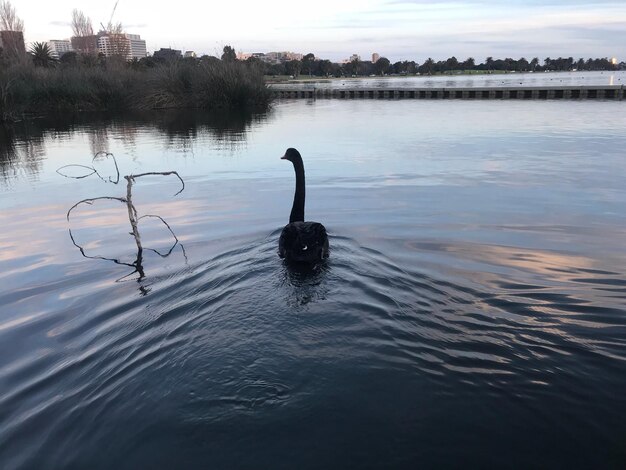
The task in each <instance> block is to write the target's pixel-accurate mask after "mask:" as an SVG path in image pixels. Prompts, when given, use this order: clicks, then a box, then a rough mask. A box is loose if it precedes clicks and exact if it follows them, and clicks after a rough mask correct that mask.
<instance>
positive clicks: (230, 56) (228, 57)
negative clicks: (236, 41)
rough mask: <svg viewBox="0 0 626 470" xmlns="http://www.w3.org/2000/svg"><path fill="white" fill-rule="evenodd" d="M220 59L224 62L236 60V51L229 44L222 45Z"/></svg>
mask: <svg viewBox="0 0 626 470" xmlns="http://www.w3.org/2000/svg"><path fill="white" fill-rule="evenodd" d="M222 60H223V61H224V62H234V61H235V60H237V53H236V52H235V49H233V48H232V47H231V46H224V49H223V51H222Z"/></svg>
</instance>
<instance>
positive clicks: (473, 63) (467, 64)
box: [461, 57, 476, 70]
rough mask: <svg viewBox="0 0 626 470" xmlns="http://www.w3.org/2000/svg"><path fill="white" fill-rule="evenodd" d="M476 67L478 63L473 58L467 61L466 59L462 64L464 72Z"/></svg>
mask: <svg viewBox="0 0 626 470" xmlns="http://www.w3.org/2000/svg"><path fill="white" fill-rule="evenodd" d="M474 67H476V61H475V60H474V58H473V57H468V58H467V59H465V60H464V61H463V63H462V64H461V68H462V69H463V70H473V69H474Z"/></svg>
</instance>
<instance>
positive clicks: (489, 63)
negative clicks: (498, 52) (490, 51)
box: [485, 56, 493, 71]
mask: <svg viewBox="0 0 626 470" xmlns="http://www.w3.org/2000/svg"><path fill="white" fill-rule="evenodd" d="M485 66H486V67H487V70H489V71H490V70H492V69H493V57H491V56H489V57H487V58H486V59H485Z"/></svg>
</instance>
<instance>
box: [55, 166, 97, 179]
mask: <svg viewBox="0 0 626 470" xmlns="http://www.w3.org/2000/svg"><path fill="white" fill-rule="evenodd" d="M70 167H76V168H86V169H87V170H90V171H91V173H87V174H86V175H82V176H71V175H66V174H65V173H63V172H62V171H61V170H62V169H64V168H70ZM57 173H58V174H59V175H61V176H64V177H65V178H72V179H75V180H80V179H83V178H87V177H88V176H91V175H93V174H94V173H97V171H96V169H95V168H94V167H92V166H87V165H63V166H62V167H60V168H57Z"/></svg>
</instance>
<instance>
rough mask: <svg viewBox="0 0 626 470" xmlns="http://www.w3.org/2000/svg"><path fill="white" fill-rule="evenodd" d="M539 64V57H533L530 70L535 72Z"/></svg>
mask: <svg viewBox="0 0 626 470" xmlns="http://www.w3.org/2000/svg"><path fill="white" fill-rule="evenodd" d="M538 65H539V58H538V57H533V58H532V60H531V61H530V64H529V66H530V70H532V71H533V72H534V71H535V70H537V66H538Z"/></svg>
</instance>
